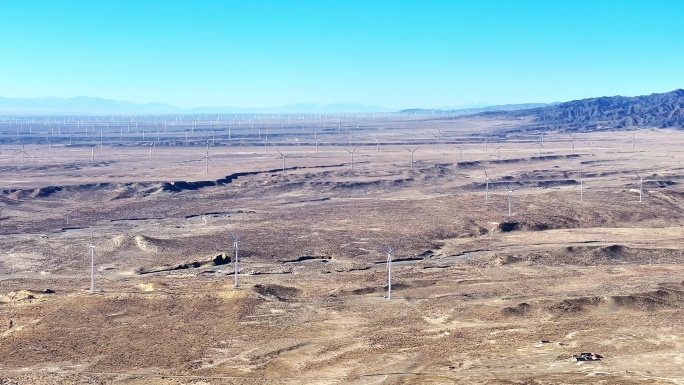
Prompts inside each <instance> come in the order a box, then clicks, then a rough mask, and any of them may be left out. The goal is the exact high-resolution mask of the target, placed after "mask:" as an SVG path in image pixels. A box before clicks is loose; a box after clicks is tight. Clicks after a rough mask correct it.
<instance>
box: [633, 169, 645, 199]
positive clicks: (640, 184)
mask: <svg viewBox="0 0 684 385" xmlns="http://www.w3.org/2000/svg"><path fill="white" fill-rule="evenodd" d="M634 174H635V175H636V176H637V178H639V202H642V201H643V199H642V198H643V187H644V178H642V177H640V176H639V174H637V173H636V171H635V172H634Z"/></svg>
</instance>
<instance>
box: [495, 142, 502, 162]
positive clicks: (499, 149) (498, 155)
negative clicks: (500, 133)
mask: <svg viewBox="0 0 684 385" xmlns="http://www.w3.org/2000/svg"><path fill="white" fill-rule="evenodd" d="M502 148H503V147H502V146H501V144H499V147H497V148H496V150H494V152H495V153H497V156H496V159H497V160H501V149H502Z"/></svg>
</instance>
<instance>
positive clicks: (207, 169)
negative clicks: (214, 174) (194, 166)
mask: <svg viewBox="0 0 684 385" xmlns="http://www.w3.org/2000/svg"><path fill="white" fill-rule="evenodd" d="M204 162H205V163H206V173H207V174H209V162H211V164H215V163H214V161H213V160H211V158H210V157H209V143H208V142H207V152H206V154H205V155H204Z"/></svg>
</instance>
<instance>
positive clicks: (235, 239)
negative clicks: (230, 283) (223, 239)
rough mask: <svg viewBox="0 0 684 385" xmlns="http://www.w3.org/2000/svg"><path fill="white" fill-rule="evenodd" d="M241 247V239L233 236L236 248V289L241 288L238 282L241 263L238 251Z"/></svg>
mask: <svg viewBox="0 0 684 385" xmlns="http://www.w3.org/2000/svg"><path fill="white" fill-rule="evenodd" d="M239 246H240V237H238V236H237V235H233V248H235V287H238V286H240V284H239V282H238V272H239V262H238V249H239Z"/></svg>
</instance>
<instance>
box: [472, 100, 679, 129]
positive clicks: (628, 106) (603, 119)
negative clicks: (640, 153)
mask: <svg viewBox="0 0 684 385" xmlns="http://www.w3.org/2000/svg"><path fill="white" fill-rule="evenodd" d="M492 114H496V115H508V116H512V117H517V118H531V120H532V122H533V125H534V126H536V127H539V128H542V127H543V128H549V129H558V130H564V131H577V132H582V131H597V130H615V129H618V130H619V129H625V130H628V129H630V128H636V127H658V128H667V127H684V90H681V89H678V90H675V91H671V92H667V93H663V94H651V95H645V96H635V97H625V96H612V97H600V98H591V99H582V100H574V101H570V102H565V103H560V104H556V105H551V106H546V107H541V108H534V109H529V110H520V111H512V112H498V113H489V114H488V113H485V115H492Z"/></svg>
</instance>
